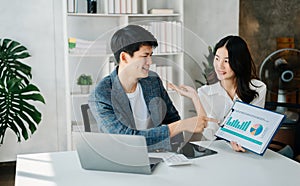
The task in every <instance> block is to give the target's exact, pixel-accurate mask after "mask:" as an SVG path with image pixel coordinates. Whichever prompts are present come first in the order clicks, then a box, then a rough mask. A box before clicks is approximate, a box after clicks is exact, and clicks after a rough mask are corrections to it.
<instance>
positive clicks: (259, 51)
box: [239, 0, 300, 66]
mask: <svg viewBox="0 0 300 186" xmlns="http://www.w3.org/2000/svg"><path fill="white" fill-rule="evenodd" d="M239 26H240V30H239V33H240V35H241V36H242V37H244V38H245V40H246V41H247V43H248V44H249V48H250V50H251V52H252V55H253V59H254V62H255V63H256V65H257V66H259V65H260V64H261V63H262V62H263V60H264V59H265V58H266V57H267V56H268V55H269V54H271V53H272V52H274V51H276V37H294V38H295V47H296V48H298V49H299V48H300V0H289V1H286V0H269V1H260V0H240V23H239Z"/></svg>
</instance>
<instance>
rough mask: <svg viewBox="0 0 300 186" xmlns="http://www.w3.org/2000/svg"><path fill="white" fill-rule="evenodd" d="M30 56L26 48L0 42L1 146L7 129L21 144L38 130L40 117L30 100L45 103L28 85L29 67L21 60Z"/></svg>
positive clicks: (7, 42)
mask: <svg viewBox="0 0 300 186" xmlns="http://www.w3.org/2000/svg"><path fill="white" fill-rule="evenodd" d="M28 57H30V54H29V53H28V51H27V48H26V47H24V46H23V45H21V44H20V43H18V42H17V41H13V40H11V39H0V110H1V112H0V118H1V120H0V144H3V141H4V136H5V133H6V131H7V129H11V130H12V131H13V132H14V133H15V134H16V136H17V141H18V142H21V137H23V138H24V139H25V140H27V139H28V138H29V133H31V134H33V133H34V132H35V131H36V130H37V125H38V124H39V123H40V121H41V119H42V114H41V113H40V112H39V111H38V110H37V109H36V108H35V106H34V105H32V104H31V103H30V101H37V102H41V103H45V100H44V98H43V96H42V95H41V94H40V91H39V89H38V87H37V86H35V85H33V84H32V83H30V80H31V78H32V74H31V67H30V66H28V65H26V64H24V63H22V62H21V60H23V59H25V58H28Z"/></svg>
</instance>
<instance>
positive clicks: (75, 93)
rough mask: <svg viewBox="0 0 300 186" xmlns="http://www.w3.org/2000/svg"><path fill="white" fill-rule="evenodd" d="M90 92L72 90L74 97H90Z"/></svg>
mask: <svg viewBox="0 0 300 186" xmlns="http://www.w3.org/2000/svg"><path fill="white" fill-rule="evenodd" d="M89 95H90V94H89V93H88V94H82V93H80V92H72V93H71V96H72V97H78V98H85V97H89Z"/></svg>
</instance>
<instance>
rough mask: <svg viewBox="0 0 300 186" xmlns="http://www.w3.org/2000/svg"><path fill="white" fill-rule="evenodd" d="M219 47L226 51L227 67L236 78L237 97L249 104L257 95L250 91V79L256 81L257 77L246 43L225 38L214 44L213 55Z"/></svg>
mask: <svg viewBox="0 0 300 186" xmlns="http://www.w3.org/2000/svg"><path fill="white" fill-rule="evenodd" d="M221 47H225V48H226V49H227V50H228V57H229V65H230V67H231V69H232V70H233V71H234V73H235V76H236V81H237V90H236V93H237V95H238V96H239V98H240V99H241V100H242V101H243V102H246V103H250V102H251V101H252V100H253V99H254V98H255V97H257V96H258V93H257V92H256V91H255V90H252V89H250V83H251V79H257V76H256V68H255V64H254V62H253V60H252V57H251V54H250V51H249V49H248V46H247V43H246V42H245V41H244V40H243V39H242V38H241V37H239V36H227V37H225V38H223V39H221V40H220V41H219V42H218V43H217V44H216V46H215V48H214V55H216V52H217V50H218V49H219V48H221ZM252 85H253V84H252ZM253 86H255V85H253Z"/></svg>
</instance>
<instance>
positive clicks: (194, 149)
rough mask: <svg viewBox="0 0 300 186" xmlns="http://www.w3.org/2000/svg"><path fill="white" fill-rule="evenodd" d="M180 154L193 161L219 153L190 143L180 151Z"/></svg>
mask: <svg viewBox="0 0 300 186" xmlns="http://www.w3.org/2000/svg"><path fill="white" fill-rule="evenodd" d="M179 153H180V154H183V155H185V156H186V157H187V158H189V159H192V158H199V157H203V156H208V155H212V154H216V153H217V152H216V151H214V150H211V149H208V148H205V147H202V146H200V145H196V144H193V143H189V142H188V143H186V144H185V145H184V146H183V147H182V148H181V149H180V150H179Z"/></svg>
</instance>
